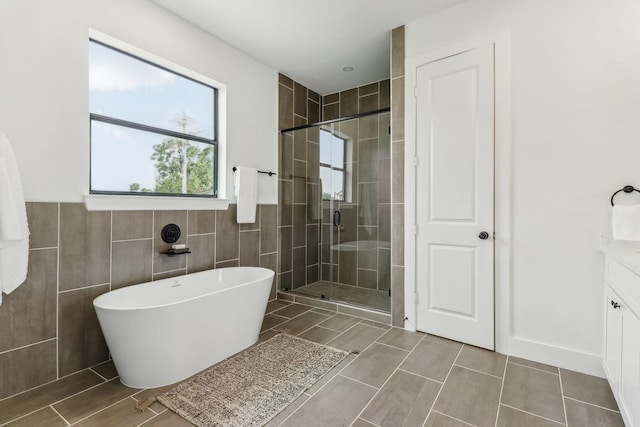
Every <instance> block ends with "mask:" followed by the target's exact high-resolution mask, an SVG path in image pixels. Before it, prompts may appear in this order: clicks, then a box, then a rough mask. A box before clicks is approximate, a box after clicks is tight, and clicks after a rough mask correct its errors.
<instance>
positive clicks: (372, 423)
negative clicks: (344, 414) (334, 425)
mask: <svg viewBox="0 0 640 427" xmlns="http://www.w3.org/2000/svg"><path fill="white" fill-rule="evenodd" d="M358 420H362V421H364V422H365V423H367V425H369V424H371V425H372V426H376V427H382V426H380V425H379V424H376V423H374V422H372V421H369V420H365V419H364V418H361V417H356V419H355V420H353V421H352V422H351V424H349V427H351V426H353V424H354V423H355V422H356V421H358Z"/></svg>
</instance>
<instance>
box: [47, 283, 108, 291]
mask: <svg viewBox="0 0 640 427" xmlns="http://www.w3.org/2000/svg"><path fill="white" fill-rule="evenodd" d="M100 286H109V288H111V283H110V282H106V283H98V284H97V285H89V286H83V287H81V288H73V289H65V290H64V291H58V294H67V293H69V292H76V291H82V290H85V289H92V288H98V287H100Z"/></svg>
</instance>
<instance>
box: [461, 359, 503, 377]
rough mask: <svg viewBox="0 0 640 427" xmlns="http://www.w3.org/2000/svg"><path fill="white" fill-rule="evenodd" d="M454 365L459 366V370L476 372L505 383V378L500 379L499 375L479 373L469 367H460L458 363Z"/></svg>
mask: <svg viewBox="0 0 640 427" xmlns="http://www.w3.org/2000/svg"><path fill="white" fill-rule="evenodd" d="M454 365H455V366H457V367H458V368H462V369H466V370H467V371H471V372H476V373H478V374H482V375H487V376H489V377H493V378H496V379H499V380H500V381H501V382H504V381H503V378H502V377H499V376H497V375H493V374H488V373H486V372H482V371H478V370H477V369H473V368H469V367H467V366H463V365H458V364H457V363H454ZM505 366H506V363H505Z"/></svg>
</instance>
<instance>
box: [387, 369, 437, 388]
mask: <svg viewBox="0 0 640 427" xmlns="http://www.w3.org/2000/svg"><path fill="white" fill-rule="evenodd" d="M398 371H400V372H405V373H407V374H411V375H415V376H416V377H420V378H424V379H425V380H429V381H433V382H435V383H439V384H440V385H442V384H444V382H443V381H438V380H434V379H433V378H429V377H426V376H424V375H420V374H416V373H415V372H411V371H407V370H406V369H402V368H398Z"/></svg>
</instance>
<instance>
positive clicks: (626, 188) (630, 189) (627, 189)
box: [611, 185, 640, 206]
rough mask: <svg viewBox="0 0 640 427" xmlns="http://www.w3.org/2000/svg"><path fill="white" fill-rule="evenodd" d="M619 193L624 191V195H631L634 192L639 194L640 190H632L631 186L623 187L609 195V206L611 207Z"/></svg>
mask: <svg viewBox="0 0 640 427" xmlns="http://www.w3.org/2000/svg"><path fill="white" fill-rule="evenodd" d="M621 191H624V192H625V193H632V192H634V191H637V192H638V193H640V190H638V189H637V188H633V186H632V185H625V186H624V188H621V189H620V190H618V191H616V192H615V193H613V194H612V195H611V206H613V198H614V197H615V196H616V194H618V193H619V192H621Z"/></svg>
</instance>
